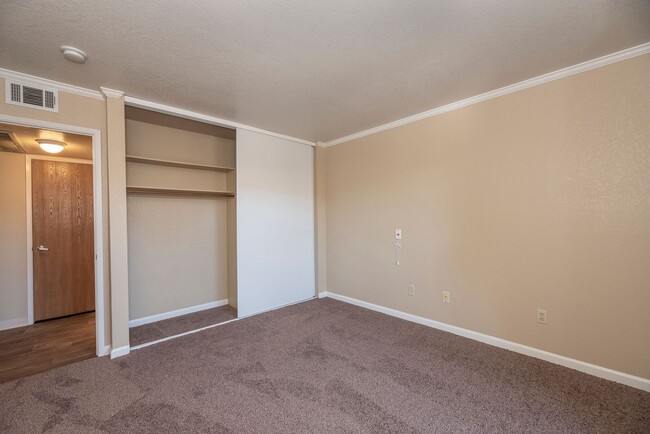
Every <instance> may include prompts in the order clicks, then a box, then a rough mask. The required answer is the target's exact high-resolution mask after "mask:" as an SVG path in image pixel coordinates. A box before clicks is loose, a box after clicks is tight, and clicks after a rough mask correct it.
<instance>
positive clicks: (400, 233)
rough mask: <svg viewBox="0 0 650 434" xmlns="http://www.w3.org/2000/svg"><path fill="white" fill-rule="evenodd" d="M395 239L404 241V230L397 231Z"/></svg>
mask: <svg viewBox="0 0 650 434" xmlns="http://www.w3.org/2000/svg"><path fill="white" fill-rule="evenodd" d="M395 239H396V240H401V239H402V230H401V229H395Z"/></svg>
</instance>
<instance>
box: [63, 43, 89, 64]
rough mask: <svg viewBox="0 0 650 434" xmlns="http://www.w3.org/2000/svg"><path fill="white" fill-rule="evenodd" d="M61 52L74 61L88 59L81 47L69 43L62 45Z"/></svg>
mask: <svg viewBox="0 0 650 434" xmlns="http://www.w3.org/2000/svg"><path fill="white" fill-rule="evenodd" d="M61 52H62V53H63V57H65V58H66V59H67V60H69V61H70V62H73V63H86V59H87V58H88V56H87V55H86V53H84V52H83V51H81V50H80V49H78V48H75V47H70V46H68V45H62V46H61Z"/></svg>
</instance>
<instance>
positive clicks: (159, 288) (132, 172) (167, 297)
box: [126, 119, 236, 319]
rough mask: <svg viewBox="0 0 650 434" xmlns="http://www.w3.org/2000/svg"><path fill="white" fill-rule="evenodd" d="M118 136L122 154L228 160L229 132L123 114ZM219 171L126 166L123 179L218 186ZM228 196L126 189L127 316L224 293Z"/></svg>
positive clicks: (222, 184) (231, 158)
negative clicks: (140, 193) (184, 195)
mask: <svg viewBox="0 0 650 434" xmlns="http://www.w3.org/2000/svg"><path fill="white" fill-rule="evenodd" d="M126 139H127V140H126V142H127V145H126V148H127V153H128V154H129V155H137V156H142V157H149V158H156V159H163V160H174V161H183V162H188V163H197V164H208V165H218V166H227V167H234V165H235V142H234V140H232V139H225V138H221V137H215V136H212V135H208V134H202V133H198V132H194V131H188V130H183V129H179V128H169V127H165V126H161V125H157V124H152V123H148V122H141V121H136V120H131V119H128V120H127V121H126ZM227 178H228V175H227V173H225V172H213V171H207V170H193V169H183V168H177V167H165V166H154V165H148V164H141V163H128V165H127V184H128V185H136V186H148V187H160V188H181V189H199V190H226V189H227V187H228V184H229V183H228V179H227ZM231 184H232V183H231ZM229 201H230V199H227V198H223V199H197V198H164V197H141V196H129V198H128V202H127V203H128V239H129V241H128V244H129V306H130V319H139V318H143V317H147V316H151V315H156V314H161V313H165V312H169V311H173V310H177V309H182V308H186V307H192V306H196V305H200V304H204V303H209V302H214V301H218V300H224V299H228V298H229V294H228V284H229V282H228V242H229V240H228V220H229V216H228V202H229ZM233 293H234V292H233ZM235 303H236V300H234V302H233V303H232V304H235Z"/></svg>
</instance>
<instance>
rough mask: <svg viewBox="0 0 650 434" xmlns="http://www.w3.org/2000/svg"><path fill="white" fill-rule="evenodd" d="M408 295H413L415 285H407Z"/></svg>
mask: <svg viewBox="0 0 650 434" xmlns="http://www.w3.org/2000/svg"><path fill="white" fill-rule="evenodd" d="M409 295H415V285H409Z"/></svg>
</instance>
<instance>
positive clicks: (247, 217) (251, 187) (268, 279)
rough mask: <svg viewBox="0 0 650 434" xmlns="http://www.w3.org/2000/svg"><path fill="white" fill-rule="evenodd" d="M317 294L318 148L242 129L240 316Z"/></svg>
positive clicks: (239, 172)
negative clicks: (315, 156) (315, 160)
mask: <svg viewBox="0 0 650 434" xmlns="http://www.w3.org/2000/svg"><path fill="white" fill-rule="evenodd" d="M314 295H315V269H314V188H313V149H312V147H311V146H309V145H304V144H301V143H297V142H293V141H290V140H285V139H281V138H277V137H273V136H268V135H265V134H260V133H255V132H251V131H246V130H241V129H239V130H237V304H238V306H237V309H238V315H239V316H240V317H243V316H248V315H252V314H255V313H258V312H263V311H265V310H269V309H273V308H275V307H279V306H283V305H286V304H289V303H294V302H297V301H301V300H306V299H309V298H312V297H314Z"/></svg>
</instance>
